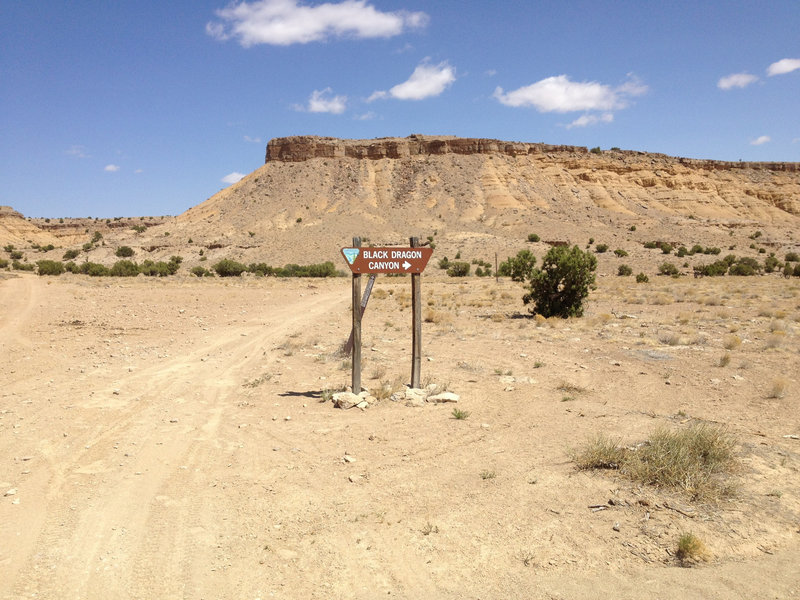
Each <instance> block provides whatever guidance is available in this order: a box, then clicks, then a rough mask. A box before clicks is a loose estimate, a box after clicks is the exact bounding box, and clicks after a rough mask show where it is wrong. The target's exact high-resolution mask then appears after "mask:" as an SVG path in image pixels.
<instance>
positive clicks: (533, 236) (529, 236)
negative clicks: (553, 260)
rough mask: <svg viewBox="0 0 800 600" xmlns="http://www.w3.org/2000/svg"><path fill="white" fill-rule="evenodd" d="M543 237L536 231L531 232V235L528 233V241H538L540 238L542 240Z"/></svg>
mask: <svg viewBox="0 0 800 600" xmlns="http://www.w3.org/2000/svg"><path fill="white" fill-rule="evenodd" d="M541 239H542V238H540V237H539V236H538V235H536V234H535V233H531V234H529V235H528V241H529V242H533V243H536V242H538V241H539V240H541Z"/></svg>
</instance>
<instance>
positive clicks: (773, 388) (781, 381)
mask: <svg viewBox="0 0 800 600" xmlns="http://www.w3.org/2000/svg"><path fill="white" fill-rule="evenodd" d="M788 388H789V380H788V379H786V377H776V378H775V379H773V380H772V385H770V388H769V393H768V395H767V398H783V397H784V396H785V395H786V390H787V389H788Z"/></svg>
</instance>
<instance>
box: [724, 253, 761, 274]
mask: <svg viewBox="0 0 800 600" xmlns="http://www.w3.org/2000/svg"><path fill="white" fill-rule="evenodd" d="M760 272H761V265H760V264H759V263H758V261H757V260H756V259H755V258H750V257H742V258H740V259H738V260H737V261H736V264H733V265H731V266H730V268H729V269H728V275H740V276H748V275H758V274H759V273H760Z"/></svg>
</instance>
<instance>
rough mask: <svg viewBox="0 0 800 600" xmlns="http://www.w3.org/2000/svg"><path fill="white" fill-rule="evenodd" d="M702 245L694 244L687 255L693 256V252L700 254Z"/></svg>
mask: <svg viewBox="0 0 800 600" xmlns="http://www.w3.org/2000/svg"><path fill="white" fill-rule="evenodd" d="M702 253H703V247H702V246H701V245H700V244H695V245H694V246H692V248H691V250H689V255H690V256H694V255H695V254H702Z"/></svg>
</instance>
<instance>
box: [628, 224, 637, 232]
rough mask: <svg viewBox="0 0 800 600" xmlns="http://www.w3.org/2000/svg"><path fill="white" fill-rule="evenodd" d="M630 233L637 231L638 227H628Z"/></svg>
mask: <svg viewBox="0 0 800 600" xmlns="http://www.w3.org/2000/svg"><path fill="white" fill-rule="evenodd" d="M628 231H636V225H631V226H630V227H628Z"/></svg>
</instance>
